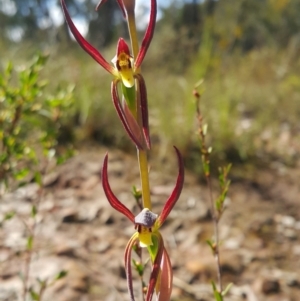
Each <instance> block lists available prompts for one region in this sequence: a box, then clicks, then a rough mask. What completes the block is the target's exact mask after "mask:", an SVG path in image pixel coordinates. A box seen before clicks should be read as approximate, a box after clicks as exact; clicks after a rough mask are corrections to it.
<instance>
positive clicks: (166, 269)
mask: <svg viewBox="0 0 300 301" xmlns="http://www.w3.org/2000/svg"><path fill="white" fill-rule="evenodd" d="M160 267H161V272H160V283H158V285H157V286H158V288H157V289H158V291H156V294H157V301H169V300H170V297H171V293H172V285H173V270H172V265H171V261H170V257H169V255H168V252H167V250H166V249H164V252H163V255H162V260H161V264H160Z"/></svg>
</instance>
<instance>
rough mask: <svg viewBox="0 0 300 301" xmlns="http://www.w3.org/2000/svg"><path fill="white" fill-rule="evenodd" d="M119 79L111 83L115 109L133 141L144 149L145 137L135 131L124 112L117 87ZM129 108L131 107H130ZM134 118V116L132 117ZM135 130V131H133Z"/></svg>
mask: <svg viewBox="0 0 300 301" xmlns="http://www.w3.org/2000/svg"><path fill="white" fill-rule="evenodd" d="M117 82H118V81H117V80H114V81H113V82H112V85H111V95H112V99H113V103H114V106H115V109H116V111H117V114H118V116H119V118H120V120H121V122H122V125H123V127H124V129H125V131H126V133H127V134H128V136H129V137H130V139H131V140H132V141H133V143H134V144H135V145H136V146H137V148H139V149H143V148H144V147H143V144H144V142H143V139H142V136H141V135H140V134H138V133H136V132H135V129H133V128H132V127H131V126H130V124H129V122H131V121H132V120H131V121H129V120H128V119H127V117H128V116H127V117H126V114H125V113H124V110H123V108H122V105H121V103H120V99H119V95H118V89H117ZM128 110H129V109H128ZM132 118H133V117H132ZM133 130H134V131H133Z"/></svg>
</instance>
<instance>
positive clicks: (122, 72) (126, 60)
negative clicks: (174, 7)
mask: <svg viewBox="0 0 300 301" xmlns="http://www.w3.org/2000/svg"><path fill="white" fill-rule="evenodd" d="M101 3H102V2H100V4H101ZM118 3H119V4H120V6H121V8H122V10H123V9H124V7H125V8H126V6H124V3H123V1H121V0H118ZM61 5H62V8H63V11H64V14H65V18H66V21H67V23H68V26H69V28H70V30H71V32H72V34H73V35H74V37H75V39H76V41H77V42H78V44H79V45H80V46H81V47H82V48H83V49H84V50H85V51H86V52H87V53H88V54H89V55H90V56H91V57H92V58H93V59H94V60H95V61H96V62H97V63H98V64H100V65H101V66H102V67H103V68H104V69H105V70H106V71H108V72H109V73H111V74H112V75H113V76H114V77H116V78H119V79H121V80H122V82H123V84H124V85H125V86H126V87H132V86H133V85H134V80H133V77H134V74H135V73H137V70H138V69H139V67H140V66H141V64H142V62H143V60H144V57H145V55H146V53H147V50H148V48H149V45H150V42H151V40H152V37H153V33H154V28H155V22H156V12H157V5H156V0H151V12H150V20H149V24H148V26H147V29H146V32H145V35H144V38H143V40H142V45H141V47H140V49H139V52H138V54H137V57H136V58H134V59H133V58H132V57H131V56H130V51H129V47H128V45H127V44H126V42H125V41H124V40H123V39H119V42H118V46H117V53H116V57H115V58H114V59H113V63H114V66H112V65H111V64H110V63H108V62H107V60H106V59H105V58H104V57H103V56H102V55H101V53H100V52H99V51H98V50H97V49H96V48H95V47H94V46H92V45H91V44H90V43H89V42H88V41H87V40H86V39H85V38H84V37H83V36H82V35H81V34H80V32H79V31H78V29H77V28H76V26H75V25H74V23H73V21H72V19H71V17H70V15H69V12H68V10H67V7H66V4H65V1H64V0H61Z"/></svg>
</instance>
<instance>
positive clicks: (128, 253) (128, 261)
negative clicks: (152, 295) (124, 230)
mask: <svg viewBox="0 0 300 301" xmlns="http://www.w3.org/2000/svg"><path fill="white" fill-rule="evenodd" d="M137 240H138V233H137V232H136V233H134V234H133V235H132V236H131V238H130V240H129V241H128V243H127V246H126V249H125V254H124V260H125V271H126V278H127V287H128V292H129V296H130V301H134V294H133V285H132V270H131V251H132V247H133V245H134V243H135V242H136V241H137Z"/></svg>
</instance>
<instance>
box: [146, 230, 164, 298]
mask: <svg viewBox="0 0 300 301" xmlns="http://www.w3.org/2000/svg"><path fill="white" fill-rule="evenodd" d="M156 236H157V238H158V250H157V254H156V256H155V259H154V262H153V266H152V271H151V274H150V280H149V284H148V289H147V294H146V301H151V300H152V297H153V293H154V289H155V286H156V283H157V278H158V276H159V272H160V264H161V259H162V255H163V252H164V249H165V247H164V241H163V239H162V236H161V235H160V234H159V233H157V234H156ZM166 301H167V300H166Z"/></svg>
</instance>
